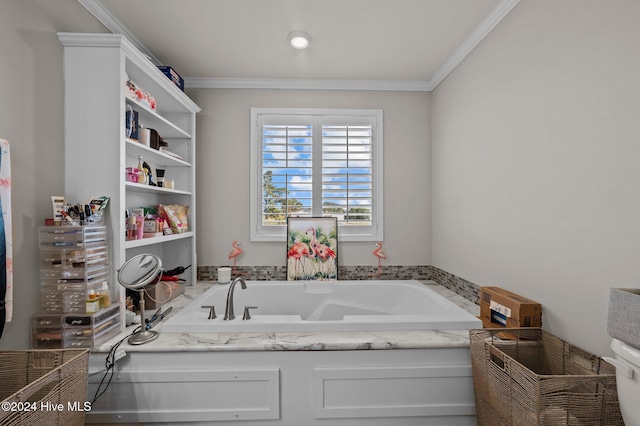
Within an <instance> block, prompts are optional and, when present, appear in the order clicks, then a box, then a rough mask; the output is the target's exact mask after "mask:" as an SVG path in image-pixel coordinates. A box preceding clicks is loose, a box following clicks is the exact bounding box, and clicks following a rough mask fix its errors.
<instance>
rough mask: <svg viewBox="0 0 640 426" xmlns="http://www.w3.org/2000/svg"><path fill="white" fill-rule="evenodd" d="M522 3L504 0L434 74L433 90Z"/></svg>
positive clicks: (515, 0)
mask: <svg viewBox="0 0 640 426" xmlns="http://www.w3.org/2000/svg"><path fill="white" fill-rule="evenodd" d="M518 3H520V0H502V1H501V2H500V3H498V5H496V7H494V8H493V10H492V11H491V12H490V13H489V14H488V15H487V16H486V17H485V18H484V19H483V20H482V22H481V23H480V25H478V26H477V27H476V29H475V30H473V32H472V33H471V34H470V35H469V37H467V39H466V40H465V41H463V42H462V44H461V45H460V46H458V48H457V49H456V50H455V51H454V52H453V54H452V55H451V56H450V57H449V59H447V60H446V61H445V62H444V64H442V66H441V67H440V68H439V69H438V71H436V72H435V74H433V76H432V77H431V80H429V82H430V83H431V90H433V89H435V88H436V87H438V84H440V83H441V82H442V80H444V79H445V78H446V77H447V76H448V75H449V73H450V72H451V71H453V70H454V69H455V68H456V67H457V66H458V65H459V64H460V62H462V60H463V59H464V58H466V57H467V55H468V54H469V53H471V51H472V50H473V49H475V48H476V46H477V45H478V44H480V42H481V41H482V40H483V39H484V38H485V37H486V36H487V34H489V33H490V32H491V30H493V29H494V28H495V27H496V25H498V24H499V23H500V21H502V20H503V19H504V17H505V16H507V14H508V13H509V12H511V11H512V10H513V8H514V7H516V6H517V5H518Z"/></svg>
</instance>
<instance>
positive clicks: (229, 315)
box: [224, 277, 247, 321]
mask: <svg viewBox="0 0 640 426" xmlns="http://www.w3.org/2000/svg"><path fill="white" fill-rule="evenodd" d="M238 282H240V285H241V286H242V288H243V289H246V288H247V284H246V283H245V282H244V279H242V278H240V277H238V278H236V279H235V280H233V282H232V283H231V285H230V286H229V292H228V293H227V305H226V307H225V310H224V320H225V321H231V320H232V319H234V318H235V317H236V316H235V315H234V314H233V292H234V290H235V288H236V284H237V283H238Z"/></svg>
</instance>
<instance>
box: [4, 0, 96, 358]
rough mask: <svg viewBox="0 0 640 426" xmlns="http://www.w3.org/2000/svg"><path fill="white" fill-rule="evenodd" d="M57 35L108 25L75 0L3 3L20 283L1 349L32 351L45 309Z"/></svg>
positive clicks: (58, 136)
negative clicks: (42, 248) (35, 322)
mask: <svg viewBox="0 0 640 426" xmlns="http://www.w3.org/2000/svg"><path fill="white" fill-rule="evenodd" d="M57 31H78V32H103V31H104V27H103V26H102V24H100V23H98V22H97V21H96V20H95V19H94V18H93V17H92V16H91V15H90V14H89V13H88V12H87V11H86V10H85V9H84V8H83V7H82V6H81V5H80V3H78V2H77V0H56V1H50V0H2V2H0V138H3V139H7V140H8V141H9V143H10V144H11V163H12V164H11V166H12V185H13V188H12V204H13V209H12V210H13V259H14V261H13V267H14V285H15V291H14V302H15V307H14V318H13V321H12V322H11V323H8V324H7V325H6V326H5V330H4V334H3V336H2V339H0V349H2V350H11V349H26V348H29V347H30V346H31V317H32V315H33V314H34V313H36V312H37V311H38V307H39V304H40V283H39V276H40V274H39V264H38V250H37V236H38V235H37V234H38V227H39V226H41V225H43V224H44V219H45V218H47V217H51V198H50V196H51V195H58V194H62V193H64V185H63V167H64V165H63V149H64V146H63V145H64V139H63V138H64V127H63V124H64V123H63V80H62V45H61V44H60V42H59V41H58V37H57V35H56V32H57ZM91 154H93V155H95V156H96V157H97V156H98V155H99V153H91ZM87 161H91V155H90V153H87Z"/></svg>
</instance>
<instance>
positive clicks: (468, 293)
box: [430, 266, 480, 305]
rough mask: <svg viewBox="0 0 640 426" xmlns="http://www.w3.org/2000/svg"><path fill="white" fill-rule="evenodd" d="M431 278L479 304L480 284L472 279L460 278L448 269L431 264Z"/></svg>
mask: <svg viewBox="0 0 640 426" xmlns="http://www.w3.org/2000/svg"><path fill="white" fill-rule="evenodd" d="M430 268H431V279H432V280H433V281H435V282H437V283H438V284H440V285H441V286H443V287H446V288H448V289H449V290H451V291H454V292H455V293H456V294H458V295H460V296H462V297H464V298H465V299H467V300H469V301H470V302H473V303H475V304H476V305H479V304H480V303H479V296H480V286H479V285H478V284H474V283H472V282H471V281H467V280H465V279H464V278H460V277H458V276H456V275H453V274H450V273H449V272H447V271H443V270H442V269H440V268H437V267H435V266H431V267H430Z"/></svg>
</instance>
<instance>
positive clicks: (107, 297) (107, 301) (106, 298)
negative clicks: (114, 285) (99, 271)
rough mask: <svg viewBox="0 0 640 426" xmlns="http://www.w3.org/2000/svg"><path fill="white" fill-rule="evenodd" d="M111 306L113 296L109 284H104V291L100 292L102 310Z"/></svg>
mask: <svg viewBox="0 0 640 426" xmlns="http://www.w3.org/2000/svg"><path fill="white" fill-rule="evenodd" d="M109 306H111V294H110V293H109V286H108V285H107V283H106V282H105V283H102V290H100V309H104V308H108V307H109Z"/></svg>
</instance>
